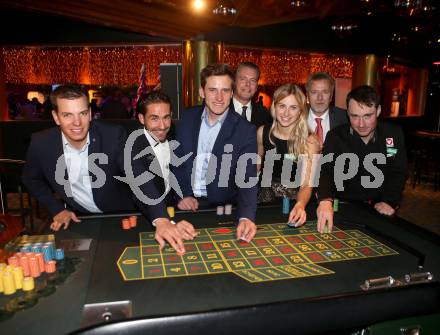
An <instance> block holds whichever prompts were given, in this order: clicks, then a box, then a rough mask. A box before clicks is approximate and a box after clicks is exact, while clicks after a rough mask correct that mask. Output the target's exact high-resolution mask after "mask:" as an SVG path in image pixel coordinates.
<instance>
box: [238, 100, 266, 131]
mask: <svg viewBox="0 0 440 335" xmlns="http://www.w3.org/2000/svg"><path fill="white" fill-rule="evenodd" d="M251 105H252V112H251V121H250V122H251V123H252V124H254V125H255V127H256V128H257V129H258V128H259V127H260V126H262V125H264V124H272V116H271V115H270V112H269V110H268V109H267V108H266V107H264V106H263V105H260V104H258V103H255V102H254V101H252V102H251ZM231 108H232V109H233V110H234V102H233V100H232V99H231V103H230V105H229V109H231Z"/></svg>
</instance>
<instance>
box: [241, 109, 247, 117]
mask: <svg viewBox="0 0 440 335" xmlns="http://www.w3.org/2000/svg"><path fill="white" fill-rule="evenodd" d="M241 109H242V111H241V117H242V118H243V119H245V120H247V117H246V109H247V106H243V107H241Z"/></svg>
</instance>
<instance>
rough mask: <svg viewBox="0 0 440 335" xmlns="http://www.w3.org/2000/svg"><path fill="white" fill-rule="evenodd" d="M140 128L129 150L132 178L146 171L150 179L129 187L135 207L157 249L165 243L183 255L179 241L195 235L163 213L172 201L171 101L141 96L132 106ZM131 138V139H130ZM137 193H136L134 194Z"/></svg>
mask: <svg viewBox="0 0 440 335" xmlns="http://www.w3.org/2000/svg"><path fill="white" fill-rule="evenodd" d="M136 109H137V113H138V119H139V122H140V123H141V124H142V127H141V128H140V129H138V130H136V133H135V134H133V133H132V134H131V135H130V137H135V140H134V142H133V146H132V150H131V167H132V171H133V176H134V177H135V178H136V177H139V176H141V175H143V174H145V172H146V171H149V172H150V173H151V174H150V177H151V179H150V178H142V179H143V181H145V180H146V182H145V183H143V184H142V185H140V186H139V189H135V188H133V187H132V190H135V191H134V194H135V197H136V200H135V201H136V204H137V205H138V207H139V208H140V210H141V211H142V213H143V214H144V215H145V216H146V217H147V218H148V219H149V220H150V221H151V223H152V224H153V226H155V227H156V234H155V238H156V240H157V241H158V242H159V244H160V247H161V248H163V247H164V246H165V242H168V243H169V244H170V245H171V246H172V247H173V248H174V249H175V250H176V251H177V252H178V253H184V252H185V248H184V245H183V240H190V239H193V238H194V237H195V236H196V232H195V230H194V227H193V226H192V225H191V224H190V223H189V222H187V221H184V220H183V221H180V222H179V223H177V224H175V223H174V222H173V221H171V220H170V217H169V215H168V213H167V210H166V206H167V204H172V202H173V191H174V190H173V189H172V188H171V187H170V168H169V165H170V159H171V151H172V148H170V143H169V141H168V140H171V137H172V136H171V135H170V129H171V125H172V123H171V119H172V118H171V100H170V98H169V97H168V96H167V95H166V94H164V93H162V92H159V91H153V92H150V93H148V94H144V95H142V96H141V97H140V98H139V100H138V103H137V106H136ZM133 135H134V136H133ZM138 192H140V194H138Z"/></svg>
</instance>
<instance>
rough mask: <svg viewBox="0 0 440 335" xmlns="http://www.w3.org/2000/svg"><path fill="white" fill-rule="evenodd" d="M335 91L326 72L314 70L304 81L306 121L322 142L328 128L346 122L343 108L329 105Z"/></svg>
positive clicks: (332, 82) (332, 81) (333, 83)
mask: <svg viewBox="0 0 440 335" xmlns="http://www.w3.org/2000/svg"><path fill="white" fill-rule="evenodd" d="M334 91H335V81H334V79H333V78H332V77H331V76H330V75H329V74H328V73H326V72H315V73H313V74H311V75H310V76H309V78H308V79H307V83H306V92H307V100H308V103H309V106H310V107H309V116H308V118H307V123H308V125H309V129H310V131H311V132H313V133H315V134H316V135H317V136H318V139H319V140H320V142H321V145H322V143H323V142H324V140H325V137H326V136H327V133H328V131H329V130H330V129H333V128H335V127H337V126H339V125H341V124H345V123H347V113H346V111H345V110H343V109H341V108H338V107H335V106H330V102H331V101H332V98H333V92H334Z"/></svg>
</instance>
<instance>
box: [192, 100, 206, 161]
mask: <svg viewBox="0 0 440 335" xmlns="http://www.w3.org/2000/svg"><path fill="white" fill-rule="evenodd" d="M204 109H205V104H202V106H201V109H200V110H199V112H198V113H195V114H196V116H195V118H196V119H195V120H194V128H193V130H194V131H193V134H192V136H193V137H192V148H194V150H193V152H194V155H193V156H192V158H194V157H195V156H196V155H197V148H198V145H199V134H200V127H201V125H202V114H203V110H204Z"/></svg>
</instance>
